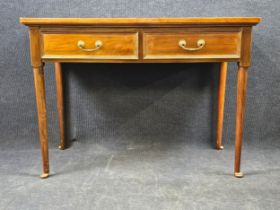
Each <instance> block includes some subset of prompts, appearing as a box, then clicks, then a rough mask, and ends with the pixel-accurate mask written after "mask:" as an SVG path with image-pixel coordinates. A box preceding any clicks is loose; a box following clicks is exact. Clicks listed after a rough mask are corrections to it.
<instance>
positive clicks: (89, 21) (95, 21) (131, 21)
mask: <svg viewBox="0 0 280 210" xmlns="http://www.w3.org/2000/svg"><path fill="white" fill-rule="evenodd" d="M260 21H261V18H260V17H198V18H186V17H182V18H26V17H21V18H20V22H21V23H22V24H25V25H79V26H82V25H101V26H104V25H105V26H108V25H109V26H113V25H142V26H143V25H144V26H149V25H155V24H156V25H161V26H164V25H178V24H180V25H182V24H184V25H185V26H186V25H256V24H258V23H259V22H260Z"/></svg>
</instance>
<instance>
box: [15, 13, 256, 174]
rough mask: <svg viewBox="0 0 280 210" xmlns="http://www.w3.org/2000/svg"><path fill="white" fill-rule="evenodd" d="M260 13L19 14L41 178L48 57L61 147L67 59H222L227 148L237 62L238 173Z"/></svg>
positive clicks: (45, 144)
mask: <svg viewBox="0 0 280 210" xmlns="http://www.w3.org/2000/svg"><path fill="white" fill-rule="evenodd" d="M260 21H261V18H258V17H235V18H20V22H21V23H22V24H25V25H27V26H28V27H29V34H30V51H31V64H32V67H33V73H34V82H35V91H36V102H37V110H38V124H39V134H40V143H41V150H42V159H43V174H42V175H41V177H42V178H46V177H48V176H49V158H48V139H47V113H46V99H45V85H44V70H43V66H44V65H43V64H44V63H45V62H54V63H55V77H56V89H57V108H58V116H59V127H60V146H59V148H60V149H64V148H65V137H64V112H63V91H62V90H63V89H62V82H63V81H62V69H61V63H62V62H79V63H80V62H81V63H82V62H92V63H192V62H219V63H221V67H220V80H219V88H218V118H217V142H216V148H217V149H219V150H220V149H223V145H222V129H223V115H224V98H225V88H226V74H227V63H228V62H237V63H238V84H237V111H236V139H235V164H234V175H235V176H236V177H242V176H243V174H242V172H241V171H240V159H241V147H242V136H243V123H244V108H245V95H246V83H247V75H248V68H249V66H250V63H251V47H252V27H253V26H254V25H256V24H258V23H259V22H260Z"/></svg>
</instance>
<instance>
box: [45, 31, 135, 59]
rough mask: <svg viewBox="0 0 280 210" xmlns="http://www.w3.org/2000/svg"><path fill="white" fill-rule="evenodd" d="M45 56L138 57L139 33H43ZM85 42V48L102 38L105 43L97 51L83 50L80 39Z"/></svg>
mask: <svg viewBox="0 0 280 210" xmlns="http://www.w3.org/2000/svg"><path fill="white" fill-rule="evenodd" d="M42 39H43V46H44V47H43V49H42V54H43V55H42V57H43V58H64V59H65V58H70V59H71V58H80V59H83V58H92V59H137V58H138V34H137V33H113V32H111V33H105V32H104V33H89V34H86V33H75V34H66V33H62V34H49V33H46V34H43V37H42ZM80 40H81V41H84V42H85V48H86V49H91V48H94V47H95V42H96V41H98V40H100V41H102V43H103V45H102V46H101V47H100V49H97V50H95V51H83V50H81V49H79V48H78V47H77V43H78V41H80Z"/></svg>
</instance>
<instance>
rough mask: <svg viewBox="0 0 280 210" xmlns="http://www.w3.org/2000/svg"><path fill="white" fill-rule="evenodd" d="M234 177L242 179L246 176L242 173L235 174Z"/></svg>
mask: <svg viewBox="0 0 280 210" xmlns="http://www.w3.org/2000/svg"><path fill="white" fill-rule="evenodd" d="M234 176H235V177H237V178H242V177H243V176H244V174H243V173H242V172H235V173H234Z"/></svg>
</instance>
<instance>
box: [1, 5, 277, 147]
mask: <svg viewBox="0 0 280 210" xmlns="http://www.w3.org/2000/svg"><path fill="white" fill-rule="evenodd" d="M279 8H280V2H279V1H277V0H270V1H257V0H233V1H226V0H221V1H211V0H209V1H203V0H196V1H184V0H157V1H147V0H143V1H139V0H130V1H125V0H117V1H111V0H103V1H70V0H49V1H44V0H36V1H35V0H29V1H16V0H9V1H1V2H0V17H1V25H0V33H1V36H0V43H1V44H0V119H1V121H0V145H1V148H8V147H9V148H12V149H13V148H18V149H25V148H38V144H39V141H38V133H37V116H36V106H35V97H34V85H33V75H32V70H31V66H30V57H29V40H28V32H27V28H26V27H24V26H23V25H21V24H19V20H18V19H19V17H21V16H22V17H23V16H24V17H180V16H181V17H183V16H186V17H195V16H198V17H200V16H209V17H211V16H260V17H263V22H262V23H261V24H260V25H258V26H257V27H255V29H254V44H253V61H252V66H251V68H250V72H249V81H248V97H247V107H246V111H247V112H246V123H245V133H244V135H245V138H244V139H245V142H246V144H247V145H249V146H257V147H279V144H277V143H278V139H279V138H278V137H279V135H280V128H279V124H280V115H279V112H280V106H279V102H280V94H279V93H280V85H279V82H280V67H279V66H280V60H279V56H280V50H279V49H280V23H279V19H280V13H279ZM277 9H278V10H277ZM63 68H64V69H63V71H64V81H65V94H66V109H67V115H68V117H67V125H68V126H67V128H68V129H67V135H68V138H69V139H73V138H76V139H77V140H78V141H80V142H81V143H85V142H96V141H102V142H110V141H119V142H120V145H122V144H127V143H129V142H134V143H137V142H140V141H149V142H151V144H154V143H155V144H156V143H159V142H161V141H166V142H168V143H170V144H172V143H174V142H176V141H186V142H188V143H190V144H197V145H198V146H200V147H201V146H205V147H209V145H213V142H214V137H215V133H214V131H215V116H216V112H215V111H216V110H215V105H216V97H217V94H216V92H217V79H218V77H217V76H218V64H199V65H195V64H191V65H186V64H176V65H169V64H168V65H166V64H164V65H162V64H143V65H142V64H141V65H133V64H125V65H120V64H116V65H114V64H109V65H106V64H83V65H76V64H64V65H63ZM236 70H237V66H236V64H230V65H229V73H228V79H227V98H226V106H225V125H224V141H225V142H226V143H225V144H229V145H232V144H233V142H234V131H235V119H234V118H235V98H236V76H237V74H236V73H237V71H236ZM45 71H46V73H45V76H46V87H47V90H46V91H47V101H48V102H47V111H48V114H49V117H48V123H49V124H48V126H49V140H50V147H56V146H57V144H58V123H57V112H56V104H55V98H56V95H55V83H54V71H53V65H52V64H47V65H46V67H45Z"/></svg>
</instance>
